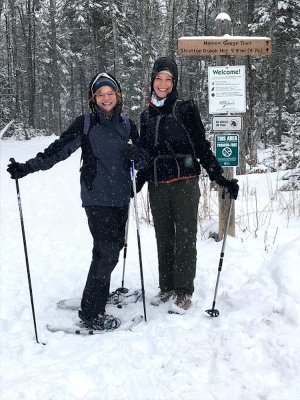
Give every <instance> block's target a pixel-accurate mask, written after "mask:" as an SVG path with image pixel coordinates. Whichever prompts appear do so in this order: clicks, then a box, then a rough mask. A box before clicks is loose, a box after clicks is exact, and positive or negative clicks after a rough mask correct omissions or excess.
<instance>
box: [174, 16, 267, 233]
mask: <svg viewBox="0 0 300 400" xmlns="http://www.w3.org/2000/svg"><path fill="white" fill-rule="evenodd" d="M230 31H231V19H230V17H229V15H228V14H226V13H220V14H219V15H218V16H217V18H216V36H191V37H181V38H179V39H178V55H179V56H183V57H205V56H216V66H218V67H220V66H224V68H220V69H218V68H216V67H209V68H210V71H209V77H208V78H209V79H208V80H209V95H208V98H209V102H210V103H209V113H210V114H219V115H218V116H216V117H215V119H214V118H213V121H212V122H213V123H212V126H213V128H215V129H213V130H215V131H220V130H222V131H226V134H227V135H225V134H224V135H220V136H218V134H217V135H216V136H217V137H216V143H217V151H216V153H218V152H219V153H220V157H221V158H220V160H221V161H222V162H221V164H222V165H223V167H224V173H223V175H224V177H225V178H227V179H232V178H233V175H234V174H233V167H232V166H231V165H236V164H235V163H236V162H237V163H238V161H236V160H238V158H239V157H238V155H237V154H235V153H234V152H235V151H236V149H237V150H238V147H239V145H238V143H239V139H238V134H237V132H236V131H239V130H240V131H241V130H242V129H243V128H242V125H243V124H242V116H239V115H232V113H245V112H246V84H245V83H244V84H243V85H244V86H243V87H244V89H243V88H241V85H240V83H239V81H238V80H237V79H234V77H235V75H236V77H237V76H238V74H239V67H238V66H234V67H232V66H229V63H230V60H232V59H231V57H242V56H254V57H260V56H269V55H271V54H272V42H271V39H270V38H268V37H255V36H254V37H253V36H231V35H230V34H229V33H230ZM244 68H245V67H244V66H241V67H240V70H241V71H242V69H244ZM235 69H237V70H236V71H235ZM226 76H227V79H226ZM239 99H240V100H241V102H240V101H239ZM240 106H242V108H240V109H238V107H240ZM220 114H221V115H220ZM222 114H223V115H222ZM223 117H224V118H223ZM233 117H234V118H233ZM233 121H234V123H235V124H236V126H235V127H234V129H233V125H232V123H233ZM228 135H229V136H228ZM228 138H230V139H232V140H228ZM233 139H234V140H233ZM232 154H233V155H235V157H233V161H230V162H229V161H228V160H229V159H230V158H231V155H232ZM216 155H218V154H216ZM226 165H227V166H226ZM222 192H223V190H222V188H221V189H220V190H219V232H218V240H222V238H223V235H224V230H225V220H226V218H227V214H228V210H229V203H230V201H229V196H226V197H225V199H222ZM228 233H229V235H231V236H235V209H234V207H233V208H232V212H231V218H230V222H229V229H228Z"/></svg>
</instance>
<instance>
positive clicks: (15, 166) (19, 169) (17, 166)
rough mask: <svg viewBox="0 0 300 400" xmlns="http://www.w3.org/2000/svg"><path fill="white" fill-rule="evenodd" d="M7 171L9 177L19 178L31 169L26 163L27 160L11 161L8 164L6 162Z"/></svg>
mask: <svg viewBox="0 0 300 400" xmlns="http://www.w3.org/2000/svg"><path fill="white" fill-rule="evenodd" d="M7 172H9V173H10V175H11V176H10V177H11V179H20V178H23V177H24V176H26V175H28V174H30V173H31V172H33V170H32V169H31V167H30V165H29V164H27V162H26V163H24V164H22V163H18V162H15V161H12V162H11V163H10V164H8V167H7Z"/></svg>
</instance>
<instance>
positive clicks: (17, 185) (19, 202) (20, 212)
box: [9, 158, 44, 344]
mask: <svg viewBox="0 0 300 400" xmlns="http://www.w3.org/2000/svg"><path fill="white" fill-rule="evenodd" d="M9 161H10V162H11V163H15V162H16V161H15V159H14V158H10V160H9ZM15 181H16V189H17V198H18V206H19V214H20V221H21V229H22V237H23V245H24V254H25V262H26V269H27V277H28V286H29V293H30V301H31V310H32V318H33V325H34V332H35V340H36V342H37V343H40V342H39V339H38V334H37V328H36V319H35V312H34V302H33V294H32V286H31V278H30V269H29V261H28V253H27V245H26V237H25V228H24V219H23V212H22V203H21V195H20V188H19V182H18V179H17V178H16V179H15ZM43 344H44V343H43Z"/></svg>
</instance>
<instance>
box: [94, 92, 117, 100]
mask: <svg viewBox="0 0 300 400" xmlns="http://www.w3.org/2000/svg"><path fill="white" fill-rule="evenodd" d="M115 95H116V92H107V93H99V94H95V97H99V98H100V99H104V97H105V96H107V97H113V96H115Z"/></svg>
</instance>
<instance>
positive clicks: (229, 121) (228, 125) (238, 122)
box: [212, 115, 243, 131]
mask: <svg viewBox="0 0 300 400" xmlns="http://www.w3.org/2000/svg"><path fill="white" fill-rule="evenodd" d="M242 128H243V120H242V117H241V115H232V116H229V117H228V116H224V115H214V116H213V117H212V130H213V131H241V130H242Z"/></svg>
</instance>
